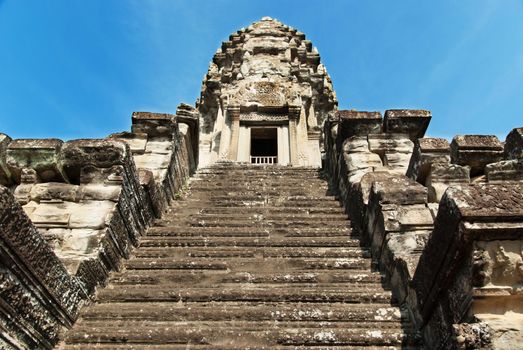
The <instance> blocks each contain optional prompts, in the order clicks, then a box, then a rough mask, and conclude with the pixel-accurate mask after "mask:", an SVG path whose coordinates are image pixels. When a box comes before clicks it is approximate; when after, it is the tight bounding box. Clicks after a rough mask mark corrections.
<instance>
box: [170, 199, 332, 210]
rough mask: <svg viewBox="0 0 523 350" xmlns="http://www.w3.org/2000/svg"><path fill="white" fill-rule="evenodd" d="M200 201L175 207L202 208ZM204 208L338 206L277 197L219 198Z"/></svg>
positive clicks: (325, 202)
mask: <svg viewBox="0 0 523 350" xmlns="http://www.w3.org/2000/svg"><path fill="white" fill-rule="evenodd" d="M202 204H203V203H202V200H200V199H195V198H192V199H191V200H187V201H184V202H181V203H179V204H178V205H177V206H180V205H183V206H191V207H193V208H202V206H203V205H202ZM204 205H206V206H217V207H234V208H245V207H256V208H264V207H281V208H291V207H301V208H318V207H319V208H327V209H330V210H337V209H338V208H339V207H340V205H339V203H338V202H336V201H334V200H328V201H317V200H316V199H314V198H308V199H300V200H298V199H295V200H286V199H280V198H277V197H274V198H269V199H268V200H266V199H264V198H256V199H244V198H227V197H219V198H212V199H209V200H208V201H205V204H204Z"/></svg>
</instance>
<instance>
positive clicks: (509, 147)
mask: <svg viewBox="0 0 523 350" xmlns="http://www.w3.org/2000/svg"><path fill="white" fill-rule="evenodd" d="M504 152H505V158H507V159H518V158H519V159H521V158H523V128H514V129H512V131H511V132H510V133H509V134H508V135H507V138H506V140H505V147H504Z"/></svg>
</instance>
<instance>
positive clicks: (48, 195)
mask: <svg viewBox="0 0 523 350" xmlns="http://www.w3.org/2000/svg"><path fill="white" fill-rule="evenodd" d="M79 192H80V187H79V186H77V185H71V184H66V183H60V182H48V183H42V184H35V185H33V186H31V191H30V200H32V201H36V202H45V201H69V202H77V201H78V200H79V199H80V193H79Z"/></svg>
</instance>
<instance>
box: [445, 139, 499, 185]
mask: <svg viewBox="0 0 523 350" xmlns="http://www.w3.org/2000/svg"><path fill="white" fill-rule="evenodd" d="M450 151H451V152H450V157H451V161H452V163H454V164H459V165H468V166H470V176H472V177H474V176H478V175H482V174H483V173H484V169H485V166H486V165H487V164H490V163H496V162H499V161H501V160H502V159H503V144H502V143H501V142H500V141H499V140H498V138H497V137H496V136H494V135H458V136H456V137H454V139H453V140H452V143H451V144H450Z"/></svg>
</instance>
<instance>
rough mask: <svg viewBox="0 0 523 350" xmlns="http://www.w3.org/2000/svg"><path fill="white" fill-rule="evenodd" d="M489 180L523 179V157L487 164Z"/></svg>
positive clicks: (486, 172)
mask: <svg viewBox="0 0 523 350" xmlns="http://www.w3.org/2000/svg"><path fill="white" fill-rule="evenodd" d="M485 175H486V176H487V180H488V182H504V181H523V158H518V159H511V160H503V161H501V162H497V163H490V164H487V166H486V167H485Z"/></svg>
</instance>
